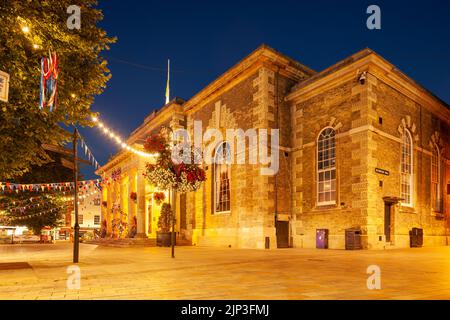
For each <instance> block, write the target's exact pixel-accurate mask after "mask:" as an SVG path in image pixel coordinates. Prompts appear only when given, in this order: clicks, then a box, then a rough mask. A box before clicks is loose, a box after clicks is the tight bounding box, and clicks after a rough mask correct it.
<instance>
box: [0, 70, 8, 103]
mask: <svg viewBox="0 0 450 320" xmlns="http://www.w3.org/2000/svg"><path fill="white" fill-rule="evenodd" d="M8 92H9V74H7V73H6V72H3V71H0V101H3V102H8Z"/></svg>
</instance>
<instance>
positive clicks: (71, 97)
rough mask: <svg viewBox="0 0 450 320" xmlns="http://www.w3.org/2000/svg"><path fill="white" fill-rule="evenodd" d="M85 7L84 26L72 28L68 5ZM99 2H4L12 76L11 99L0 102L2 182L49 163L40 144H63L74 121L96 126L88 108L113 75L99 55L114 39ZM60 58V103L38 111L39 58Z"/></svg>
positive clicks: (0, 9)
mask: <svg viewBox="0 0 450 320" xmlns="http://www.w3.org/2000/svg"><path fill="white" fill-rule="evenodd" d="M74 3H75V4H76V5H78V6H79V7H80V8H81V28H80V29H79V30H77V29H74V30H69V28H68V27H67V19H68V18H69V16H70V14H68V13H67V8H68V7H69V6H70V5H73V4H74ZM96 4H97V2H96V1H95V0H77V1H73V0H41V1H35V0H0V16H1V19H0V70H2V71H5V72H7V73H9V74H10V92H9V102H8V103H4V102H0V180H3V181H4V180H5V179H11V178H14V177H17V176H21V175H23V174H24V173H25V172H28V171H30V168H31V167H32V166H33V165H42V164H45V163H48V162H49V161H51V159H50V157H49V155H48V154H47V153H46V152H45V151H44V149H42V147H41V145H42V144H43V143H46V144H64V143H66V142H67V141H69V139H70V134H69V133H68V132H67V131H66V130H65V129H64V127H67V126H70V125H71V124H79V125H81V126H86V125H92V122H91V120H90V119H91V117H92V116H93V115H94V113H93V112H92V111H91V110H90V108H91V105H92V103H93V101H94V97H95V96H96V95H98V94H100V93H101V92H102V91H103V90H104V88H105V86H106V83H107V81H108V80H109V78H110V77H111V74H110V72H109V70H108V68H107V62H106V60H104V59H103V58H102V57H101V56H100V54H101V52H102V51H104V50H107V49H109V44H111V43H114V42H115V41H116V39H115V38H110V37H108V36H107V35H106V32H105V31H104V30H102V29H100V28H99V27H98V26H97V24H98V23H99V21H101V20H102V19H103V14H102V12H101V11H100V10H98V9H96V8H95V5H96ZM49 50H51V51H52V52H55V53H57V55H58V59H59V76H58V105H57V108H56V110H54V111H53V112H49V110H40V109H39V107H38V105H39V88H40V60H41V58H42V57H43V56H48V52H49Z"/></svg>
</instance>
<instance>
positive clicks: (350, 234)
mask: <svg viewBox="0 0 450 320" xmlns="http://www.w3.org/2000/svg"><path fill="white" fill-rule="evenodd" d="M361 249H362V245H361V230H360V229H347V230H345V250H361Z"/></svg>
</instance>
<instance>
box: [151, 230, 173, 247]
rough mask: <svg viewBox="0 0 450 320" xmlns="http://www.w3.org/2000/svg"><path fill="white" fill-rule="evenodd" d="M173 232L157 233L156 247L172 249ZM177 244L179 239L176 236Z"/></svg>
mask: <svg viewBox="0 0 450 320" xmlns="http://www.w3.org/2000/svg"><path fill="white" fill-rule="evenodd" d="M173 233H175V232H173ZM171 236H172V232H159V231H157V232H156V245H157V246H158V247H170V246H171V245H172V239H171ZM175 244H177V238H176V236H175Z"/></svg>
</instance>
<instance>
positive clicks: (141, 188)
mask: <svg viewBox="0 0 450 320" xmlns="http://www.w3.org/2000/svg"><path fill="white" fill-rule="evenodd" d="M142 173H143V171H142V169H141V170H138V172H137V191H136V192H137V215H136V218H137V234H136V237H137V238H145V237H146V233H145V177H144V176H143V175H142Z"/></svg>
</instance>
